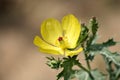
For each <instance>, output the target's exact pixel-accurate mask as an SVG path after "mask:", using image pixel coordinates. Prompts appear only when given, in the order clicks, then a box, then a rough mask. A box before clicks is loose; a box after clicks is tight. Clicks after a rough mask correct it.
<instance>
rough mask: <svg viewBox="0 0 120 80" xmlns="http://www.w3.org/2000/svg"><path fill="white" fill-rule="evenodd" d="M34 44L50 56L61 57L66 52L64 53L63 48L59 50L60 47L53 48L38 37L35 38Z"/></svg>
mask: <svg viewBox="0 0 120 80" xmlns="http://www.w3.org/2000/svg"><path fill="white" fill-rule="evenodd" d="M33 43H34V44H35V45H36V46H38V47H39V50H40V51H41V52H44V53H50V54H56V55H59V54H62V55H63V54H64V52H63V51H62V49H61V48H58V47H55V46H52V45H50V44H48V43H46V42H45V41H43V40H42V39H41V38H40V37H39V36H36V37H35V38H34V41H33Z"/></svg>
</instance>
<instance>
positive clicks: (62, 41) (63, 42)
mask: <svg viewBox="0 0 120 80" xmlns="http://www.w3.org/2000/svg"><path fill="white" fill-rule="evenodd" d="M58 42H59V47H60V48H62V49H66V42H65V39H64V37H59V38H58Z"/></svg>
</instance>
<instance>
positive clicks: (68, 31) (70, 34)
mask: <svg viewBox="0 0 120 80" xmlns="http://www.w3.org/2000/svg"><path fill="white" fill-rule="evenodd" d="M62 28H63V34H64V37H67V39H68V43H69V48H75V47H76V43H77V41H78V38H79V35H80V31H81V25H80V22H79V21H78V20H77V18H76V17H75V16H73V15H72V14H70V15H67V16H65V17H63V19H62Z"/></svg>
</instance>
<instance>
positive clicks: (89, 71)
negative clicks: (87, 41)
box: [84, 52, 94, 80]
mask: <svg viewBox="0 0 120 80" xmlns="http://www.w3.org/2000/svg"><path fill="white" fill-rule="evenodd" d="M84 55H85V58H86V60H85V61H86V64H87V67H88V74H89V75H90V77H91V79H92V80H94V77H93V75H92V74H91V66H90V62H89V60H87V58H88V55H87V52H84Z"/></svg>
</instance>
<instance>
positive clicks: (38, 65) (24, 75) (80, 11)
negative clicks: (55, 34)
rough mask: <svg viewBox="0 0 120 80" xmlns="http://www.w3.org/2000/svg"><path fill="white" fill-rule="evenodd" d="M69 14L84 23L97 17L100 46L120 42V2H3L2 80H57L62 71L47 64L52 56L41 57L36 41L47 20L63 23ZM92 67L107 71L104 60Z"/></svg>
mask: <svg viewBox="0 0 120 80" xmlns="http://www.w3.org/2000/svg"><path fill="white" fill-rule="evenodd" d="M69 13H72V14H74V15H76V16H77V17H78V18H79V20H80V21H81V22H84V23H87V22H88V21H89V19H90V18H91V17H92V16H96V17H97V19H98V21H99V25H100V28H99V34H100V38H99V40H98V41H99V42H101V41H106V39H109V38H112V37H113V38H115V40H116V41H120V28H119V27H120V0H0V80H55V79H56V74H57V73H58V71H55V70H52V69H50V68H49V67H48V66H47V65H46V64H45V63H46V58H45V56H49V55H46V54H40V53H39V52H38V50H37V47H35V46H34V45H33V43H32V41H33V38H34V36H35V35H39V28H40V23H41V22H42V21H43V20H44V19H46V18H49V17H54V18H57V19H59V20H60V19H61V18H62V17H63V16H64V15H67V14H69ZM119 47H120V46H117V47H112V48H111V50H113V51H116V50H117V51H120V50H119ZM79 57H80V59H81V62H82V63H83V64H85V63H84V57H82V56H81V55H80V56H79ZM92 66H94V67H99V69H100V70H102V71H104V70H105V69H104V68H103V67H102V66H104V62H103V61H102V60H101V57H97V58H96V60H95V61H94V62H93V63H92Z"/></svg>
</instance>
